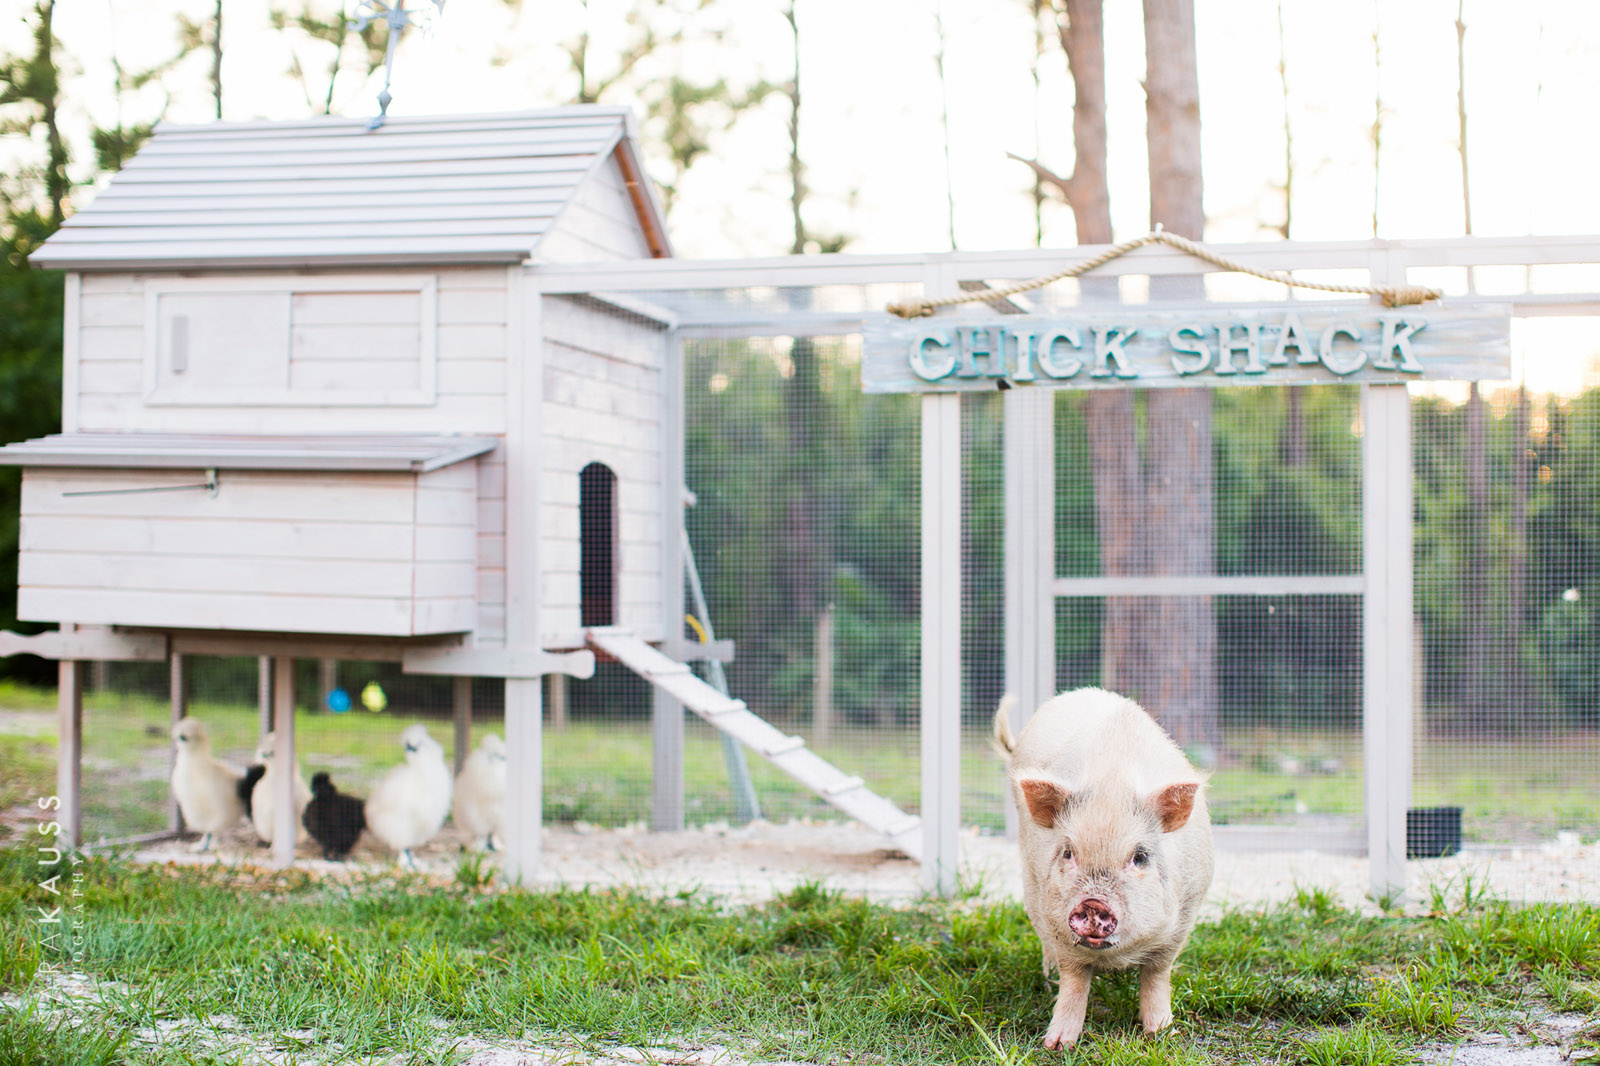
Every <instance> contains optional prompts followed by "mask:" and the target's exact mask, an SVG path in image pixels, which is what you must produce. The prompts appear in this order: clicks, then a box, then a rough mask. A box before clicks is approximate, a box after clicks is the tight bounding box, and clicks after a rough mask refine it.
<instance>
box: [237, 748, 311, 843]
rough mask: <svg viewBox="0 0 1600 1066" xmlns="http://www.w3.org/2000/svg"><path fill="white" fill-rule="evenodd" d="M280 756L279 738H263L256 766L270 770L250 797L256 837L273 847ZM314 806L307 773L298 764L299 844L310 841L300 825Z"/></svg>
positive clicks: (296, 819)
mask: <svg viewBox="0 0 1600 1066" xmlns="http://www.w3.org/2000/svg"><path fill="white" fill-rule="evenodd" d="M277 753H278V735H277V734H276V733H268V734H267V735H266V736H264V737H262V738H261V746H260V747H258V748H256V762H258V763H260V764H261V765H262V766H264V767H266V772H265V773H263V774H262V775H261V780H259V781H257V782H256V787H255V791H253V792H252V793H250V824H251V825H253V826H255V827H256V836H258V837H260V838H261V842H262V843H263V844H270V843H272V830H273V828H274V827H275V826H276V825H277V817H276V816H277V813H278V807H277V803H278V800H277V788H278V784H277V780H278V779H277V770H276V767H275V766H274V762H275V756H276V755H277ZM310 802H311V786H310V785H308V784H306V774H305V771H304V770H302V769H301V768H300V763H299V762H298V761H296V762H295V764H294V824H295V834H294V838H295V840H296V841H297V842H301V843H304V842H305V841H306V840H308V839H309V837H307V835H306V831H305V827H304V826H302V825H301V824H300V822H301V818H302V816H303V815H304V814H305V813H306V804H308V803H310Z"/></svg>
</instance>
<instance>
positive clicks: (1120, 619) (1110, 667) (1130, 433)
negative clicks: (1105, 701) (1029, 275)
mask: <svg viewBox="0 0 1600 1066" xmlns="http://www.w3.org/2000/svg"><path fill="white" fill-rule="evenodd" d="M1060 31H1061V47H1062V49H1063V50H1064V51H1065V52H1066V54H1067V67H1068V69H1069V71H1070V72H1071V74H1072V87H1073V104H1072V142H1073V151H1074V153H1075V156H1076V161H1075V162H1074V164H1073V170H1072V176H1071V177H1070V178H1067V179H1065V180H1064V181H1062V182H1059V183H1056V184H1057V188H1058V189H1059V190H1060V191H1061V193H1062V195H1063V197H1064V198H1065V199H1066V201H1067V204H1068V206H1069V207H1071V208H1072V217H1073V222H1074V224H1075V227H1076V230H1077V238H1078V243H1079V244H1110V243H1111V241H1112V235H1111V187H1110V183H1109V181H1108V180H1107V177H1106V148H1107V138H1106V53H1105V19H1104V10H1103V5H1102V0H1066V15H1065V17H1064V18H1063V20H1062V22H1061V25H1060ZM1080 285H1081V286H1082V291H1083V294H1084V297H1085V298H1086V299H1087V300H1096V299H1103V300H1106V301H1108V302H1110V301H1115V300H1116V297H1117V287H1116V281H1115V280H1113V279H1108V278H1085V279H1083V280H1082V281H1081V282H1080ZM1085 421H1086V424H1087V429H1088V435H1089V453H1090V456H1091V461H1092V466H1093V470H1094V517H1095V536H1096V539H1097V541H1098V542H1099V545H1100V572H1101V573H1102V574H1104V575H1105V576H1107V577H1110V576H1117V575H1131V574H1139V573H1142V572H1143V570H1144V566H1145V551H1144V538H1143V536H1142V531H1143V530H1144V527H1145V523H1144V520H1143V519H1144V516H1143V514H1142V511H1143V508H1144V499H1143V496H1144V493H1143V491H1142V483H1141V478H1140V469H1139V445H1138V440H1139V438H1138V433H1137V431H1136V425H1135V420H1134V391H1133V390H1132V389H1093V390H1090V392H1089V394H1088V396H1087V398H1086V410H1085ZM1148 609H1149V604H1148V603H1147V602H1146V601H1144V600H1142V599H1138V598H1135V597H1127V596H1114V597H1111V598H1109V599H1107V600H1106V603H1105V613H1104V615H1103V616H1102V619H1101V624H1100V683H1101V684H1102V685H1104V686H1105V687H1107V688H1109V689H1111V690H1113V691H1115V692H1121V693H1123V694H1125V695H1128V696H1130V697H1132V698H1134V699H1140V698H1142V696H1143V692H1142V685H1141V684H1140V681H1141V675H1140V663H1141V662H1142V661H1143V659H1144V655H1143V653H1142V651H1141V648H1140V637H1141V635H1142V633H1143V630H1144V628H1145V627H1144V624H1143V622H1142V619H1143V618H1144V616H1145V614H1146V613H1147V611H1148Z"/></svg>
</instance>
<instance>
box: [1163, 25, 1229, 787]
mask: <svg viewBox="0 0 1600 1066" xmlns="http://www.w3.org/2000/svg"><path fill="white" fill-rule="evenodd" d="M1144 26H1145V64H1146V71H1145V94H1146V126H1147V129H1146V136H1147V139H1148V142H1149V160H1150V221H1151V224H1152V225H1157V224H1159V225H1163V226H1165V227H1166V228H1167V229H1168V230H1169V231H1171V232H1173V233H1176V234H1179V235H1180V236H1184V237H1190V238H1193V239H1195V240H1199V239H1200V238H1202V237H1203V236H1204V229H1205V214H1204V210H1203V207H1202V196H1201V189H1202V187H1201V180H1200V83H1199V76H1198V73H1197V70H1196V58H1195V37H1194V2H1193V0H1144ZM1150 288H1151V293H1150V295H1151V298H1152V299H1172V298H1184V297H1198V296H1201V295H1202V294H1203V291H1204V290H1203V287H1202V285H1201V283H1200V280H1199V279H1198V278H1192V277H1177V278H1152V279H1151V286H1150ZM1145 402H1146V409H1147V411H1148V418H1149V425H1150V449H1149V462H1148V466H1149V473H1148V478H1147V484H1148V486H1149V506H1150V510H1149V511H1148V512H1147V515H1146V520H1145V523H1144V526H1145V529H1146V531H1147V537H1148V539H1149V556H1150V560H1151V563H1152V565H1153V567H1154V569H1155V571H1156V572H1157V573H1163V574H1209V573H1211V572H1212V571H1213V568H1214V556H1215V547H1214V545H1215V539H1216V534H1215V526H1216V520H1215V513H1214V508H1213V505H1212V455H1211V452H1212V445H1211V393H1210V392H1209V391H1208V390H1206V389H1154V390H1151V392H1150V394H1149V396H1148V398H1147V399H1146V401H1145ZM1216 646H1217V634H1216V615H1215V612H1214V609H1213V606H1212V601H1211V598H1210V597H1209V596H1186V597H1163V598H1161V599H1160V600H1159V601H1158V605H1157V609H1156V611H1155V613H1154V617H1153V618H1152V619H1151V620H1150V622H1149V623H1148V628H1147V630H1146V647H1147V649H1148V650H1149V651H1150V652H1151V655H1150V658H1149V664H1150V667H1149V668H1150V676H1151V684H1150V689H1151V691H1150V692H1149V693H1148V694H1147V700H1148V702H1147V707H1148V709H1149V710H1150V711H1151V713H1153V714H1154V715H1155V716H1156V718H1157V720H1158V721H1160V722H1161V723H1162V725H1164V726H1165V727H1166V729H1167V731H1168V732H1170V733H1171V734H1172V736H1173V739H1175V740H1176V741H1177V742H1178V743H1179V744H1180V745H1182V746H1184V747H1185V748H1188V749H1190V751H1191V752H1192V753H1194V754H1196V755H1197V756H1198V757H1199V758H1200V759H1201V760H1202V761H1206V762H1209V761H1212V760H1214V759H1215V757H1216V754H1217V752H1218V750H1219V748H1220V741H1221V734H1220V729H1219V724H1218V717H1217V703H1218V689H1217V672H1216Z"/></svg>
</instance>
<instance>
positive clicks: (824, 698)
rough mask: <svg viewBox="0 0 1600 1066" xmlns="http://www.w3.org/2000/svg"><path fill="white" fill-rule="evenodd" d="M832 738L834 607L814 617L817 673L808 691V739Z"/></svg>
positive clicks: (825, 609) (822, 740)
mask: <svg viewBox="0 0 1600 1066" xmlns="http://www.w3.org/2000/svg"><path fill="white" fill-rule="evenodd" d="M832 739H833V604H831V603H830V604H828V605H827V606H826V607H824V608H823V609H822V613H821V614H819V615H817V674H816V678H815V681H814V683H813V685H812V688H811V740H812V743H814V744H822V743H825V742H826V741H829V740H832Z"/></svg>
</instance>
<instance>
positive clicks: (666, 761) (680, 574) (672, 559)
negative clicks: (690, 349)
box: [650, 330, 685, 833]
mask: <svg viewBox="0 0 1600 1066" xmlns="http://www.w3.org/2000/svg"><path fill="white" fill-rule="evenodd" d="M682 361H683V352H682V348H681V346H680V343H679V340H678V334H677V331H676V330H668V331H667V333H666V335H665V337H664V338H663V340H662V352H661V390H662V397H661V400H662V411H663V414H662V418H661V556H660V560H661V561H660V566H661V635H662V637H663V640H664V643H665V646H666V647H667V648H668V649H671V648H672V646H673V645H674V644H676V643H678V642H679V641H680V638H681V637H682V635H683V624H684V623H683V586H684V580H685V578H684V558H683V500H684V497H683V492H684V488H685V486H684V481H683V478H684V474H683V428H684V421H683V366H682ZM669 654H670V650H669ZM651 693H652V696H651V704H650V711H651V713H650V772H651V801H650V830H651V832H655V833H673V832H677V831H678V830H681V829H682V828H683V716H684V710H683V704H682V703H680V702H679V701H677V700H675V699H673V698H672V697H671V696H669V695H667V694H666V693H665V692H663V691H662V690H661V689H659V688H655V687H654V686H652V687H651Z"/></svg>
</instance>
